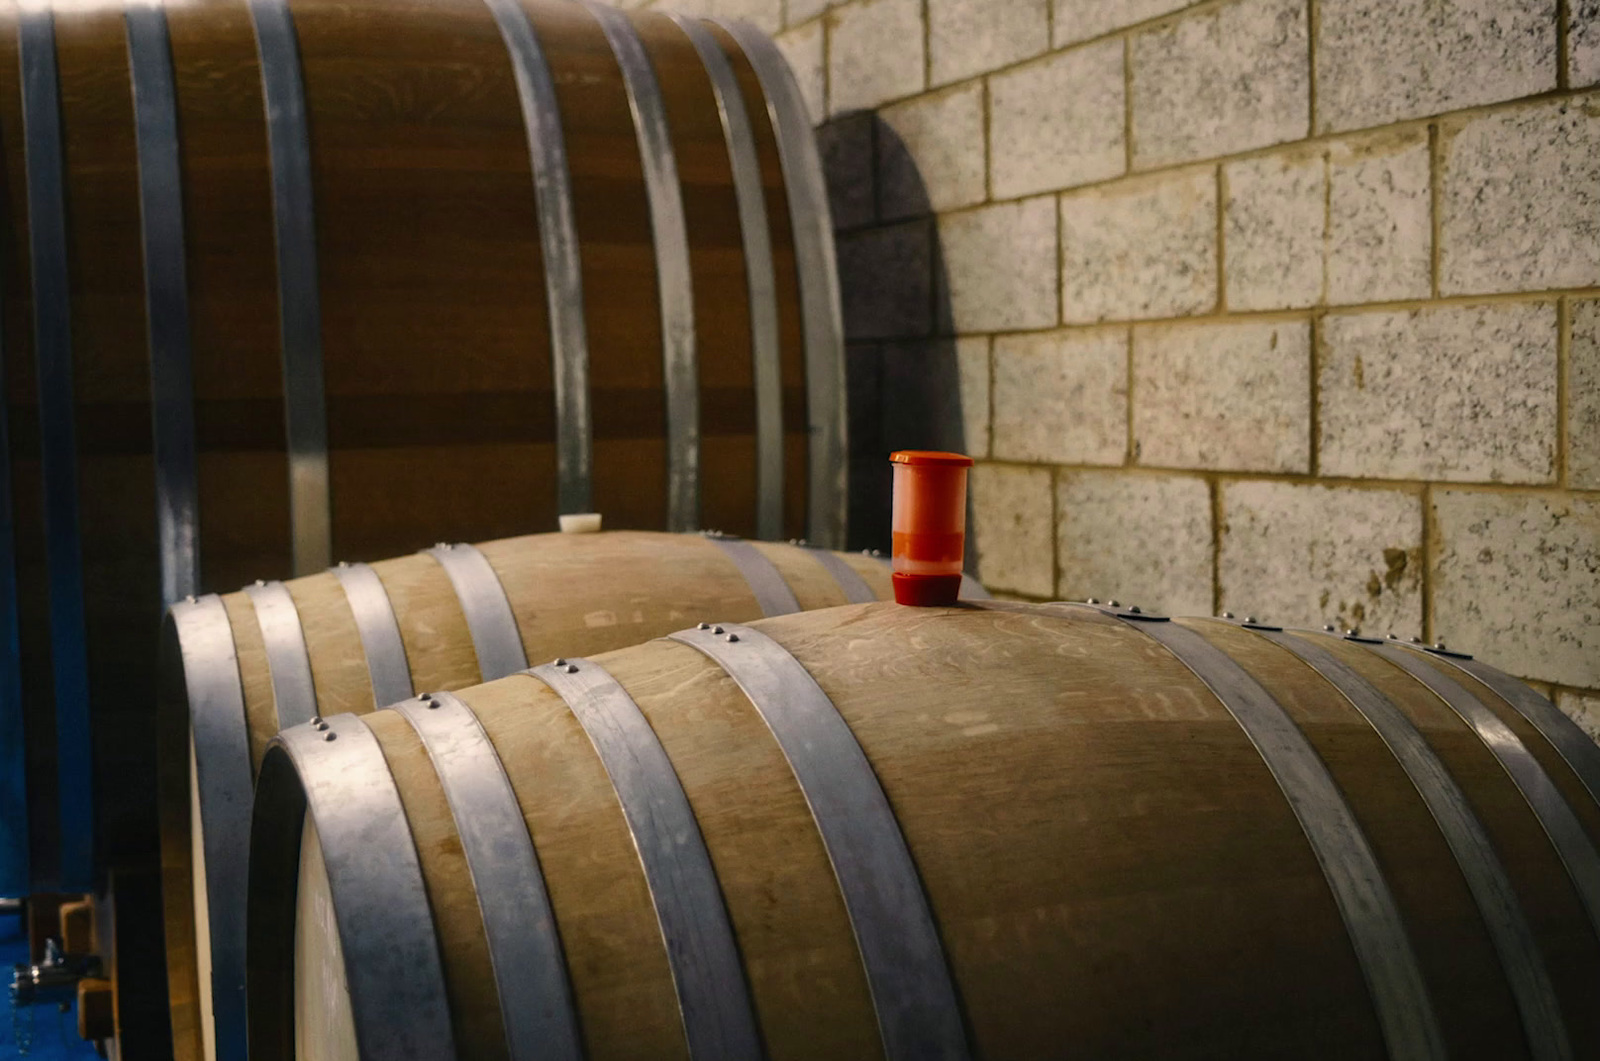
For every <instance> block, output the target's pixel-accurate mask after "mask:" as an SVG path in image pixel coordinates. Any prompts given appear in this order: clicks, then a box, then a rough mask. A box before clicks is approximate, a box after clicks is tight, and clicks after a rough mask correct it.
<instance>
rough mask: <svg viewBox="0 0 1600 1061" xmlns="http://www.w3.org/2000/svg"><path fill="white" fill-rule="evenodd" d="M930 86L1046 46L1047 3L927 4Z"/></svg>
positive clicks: (957, 0)
mask: <svg viewBox="0 0 1600 1061" xmlns="http://www.w3.org/2000/svg"><path fill="white" fill-rule="evenodd" d="M927 3H928V57H929V66H930V68H931V74H932V83H933V84H935V85H948V84H950V83H951V82H954V81H960V80H962V79H963V78H968V77H973V76H976V75H978V74H986V73H988V72H989V71H991V70H998V69H1000V68H1001V67H1002V66H1010V65H1011V64H1012V63H1016V62H1021V61H1022V60H1023V59H1026V58H1028V57H1029V56H1033V55H1038V54H1040V53H1042V52H1043V51H1045V50H1046V49H1047V48H1049V47H1050V11H1049V4H1050V0H1005V2H1004V3H998V4H997V3H993V2H991V0H927Z"/></svg>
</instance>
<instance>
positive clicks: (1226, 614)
mask: <svg viewBox="0 0 1600 1061" xmlns="http://www.w3.org/2000/svg"><path fill="white" fill-rule="evenodd" d="M1222 617H1223V618H1224V619H1232V618H1233V613H1232V612H1223V613H1222Z"/></svg>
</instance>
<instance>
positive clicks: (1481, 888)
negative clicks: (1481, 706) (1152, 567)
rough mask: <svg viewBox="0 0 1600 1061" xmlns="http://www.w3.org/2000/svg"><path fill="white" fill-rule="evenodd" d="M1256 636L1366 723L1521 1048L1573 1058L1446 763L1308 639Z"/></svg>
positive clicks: (1535, 948)
mask: <svg viewBox="0 0 1600 1061" xmlns="http://www.w3.org/2000/svg"><path fill="white" fill-rule="evenodd" d="M1256 632H1257V633H1258V634H1260V636H1262V637H1265V638H1266V639H1267V640H1269V641H1271V642H1273V643H1274V644H1277V645H1280V646H1281V647H1283V648H1285V649H1287V650H1288V651H1290V652H1292V653H1294V654H1295V655H1296V656H1298V657H1299V658H1300V659H1301V660H1302V661H1303V662H1304V663H1305V664H1306V665H1307V666H1309V667H1311V669H1312V670H1314V671H1316V672H1317V673H1318V674H1319V675H1321V676H1322V678H1323V680H1325V681H1326V682H1328V684H1330V685H1332V686H1333V687H1334V688H1335V689H1337V690H1338V691H1339V692H1340V693H1341V694H1342V695H1343V696H1344V698H1345V699H1346V700H1348V701H1349V702H1350V704H1351V706H1353V707H1354V708H1355V709H1356V710H1357V711H1359V712H1361V715H1362V716H1363V717H1364V718H1365V719H1366V720H1367V721H1368V722H1369V723H1370V724H1371V725H1372V728H1373V729H1374V730H1376V731H1377V733H1378V736H1379V737H1380V738H1382V740H1383V742H1384V744H1385V745H1387V746H1388V748H1389V750H1390V751H1391V752H1392V753H1394V757H1395V759H1396V760H1397V761H1398V762H1399V763H1400V767H1401V769H1403V770H1404V771H1405V772H1406V776H1407V777H1408V778H1410V779H1411V783H1412V784H1413V785H1414V786H1415V787H1416V789H1417V792H1418V794H1419V795H1421V796H1422V800H1423V802H1424V803H1426V804H1427V807H1428V811H1429V813H1431V814H1432V815H1433V820H1434V821H1435V822H1436V823H1437V824H1438V826H1439V831H1440V832H1441V833H1442V834H1443V835H1444V839H1445V843H1446V844H1448V845H1449V847H1450V853H1451V854H1452V855H1454V856H1455V860H1456V864H1457V865H1458V866H1459V867H1460V868H1461V875H1462V877H1464V878H1465V879H1466V882H1467V889H1468V890H1469V891H1470V892H1471V893H1472V898H1473V901H1474V902H1475V903H1476V905H1477V907H1478V912H1479V913H1480V914H1481V915H1482V916H1483V923H1484V927H1485V928H1487V929H1488V931H1489V938H1490V941H1491V942H1492V943H1493V944H1494V948H1495V953H1496V954H1497V955H1498V956H1499V958H1500V965H1501V968H1503V969H1504V970H1505V974H1506V981H1507V983H1508V984H1509V986H1510V988H1511V994H1512V996H1513V998H1514V999H1515V1000H1516V1004H1517V1012H1518V1013H1519V1014H1520V1015H1521V1018H1522V1026H1523V1030H1524V1032H1525V1033H1526V1035H1527V1039H1528V1045H1529V1048H1530V1051H1531V1053H1532V1055H1533V1056H1534V1058H1536V1059H1538V1061H1566V1059H1568V1058H1571V1057H1572V1046H1571V1043H1570V1042H1569V1041H1568V1038H1567V1029H1566V1024H1565V1023H1564V1022H1563V1020H1562V1017H1561V1008H1560V1003H1559V1001H1558V1000H1557V998H1556V994H1555V986H1554V984H1553V983H1552V982H1551V980H1550V973H1549V970H1548V969H1547V968H1546V967H1545V962H1544V956H1543V954H1542V953H1541V952H1540V950H1539V945H1538V943H1537V942H1536V941H1535V939H1534V935H1533V929H1532V927H1531V926H1530V925H1529V924H1528V919H1527V916H1526V915H1525V914H1524V913H1523V910H1522V903H1521V901H1520V900H1519V899H1518V898H1517V893H1516V889H1515V887H1514V886H1513V885H1512V883H1511V878H1510V877H1509V876H1508V875H1507V874H1506V869H1505V866H1504V865H1503V864H1502V863H1501V861H1500V856H1499V854H1498V853H1497V852H1496V851H1495V848H1494V842H1493V841H1492V840H1491V839H1490V838H1489V834H1488V832H1487V831H1486V830H1485V829H1484V827H1483V823H1482V822H1480V821H1479V820H1478V816H1477V814H1476V813H1474V812H1473V810H1472V805H1471V804H1470V803H1469V802H1468V801H1467V795H1466V793H1465V792H1463V791H1462V790H1461V786H1460V785H1458V784H1456V782H1455V779H1454V778H1453V777H1451V776H1450V772H1449V770H1448V768H1446V766H1445V765H1444V763H1443V762H1442V761H1441V760H1440V759H1439V756H1438V755H1437V754H1436V753H1435V752H1434V750H1433V749H1432V747H1430V746H1429V744H1428V742H1427V741H1426V740H1425V739H1424V738H1423V736H1422V734H1421V733H1420V732H1418V731H1417V728H1416V727H1415V726H1413V725H1412V724H1411V721H1410V720H1409V719H1408V718H1406V716H1405V715H1404V714H1403V713H1401V711H1400V710H1399V709H1398V708H1396V707H1395V706H1394V704H1392V703H1390V702H1389V698H1388V697H1386V696H1385V695H1384V694H1383V693H1381V692H1379V691H1378V690H1377V689H1376V688H1375V687H1373V685H1372V683H1370V682H1368V681H1367V680H1366V679H1365V678H1363V677H1362V676H1361V675H1360V674H1358V673H1356V671H1354V670H1353V669H1351V668H1350V667H1349V666H1348V665H1347V664H1346V663H1345V662H1344V661H1343V660H1341V659H1339V658H1338V657H1337V656H1335V655H1334V654H1333V653H1331V652H1329V651H1328V650H1327V649H1325V648H1323V647H1322V646H1321V645H1318V644H1317V643H1316V642H1315V641H1314V640H1312V639H1310V638H1306V637H1301V636H1298V635H1293V634H1286V633H1282V632H1279V631H1272V630H1257V631H1256Z"/></svg>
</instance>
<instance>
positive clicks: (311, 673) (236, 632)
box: [162, 531, 982, 1058]
mask: <svg viewBox="0 0 1600 1061" xmlns="http://www.w3.org/2000/svg"><path fill="white" fill-rule="evenodd" d="M970 592H971V593H973V594H981V593H982V589H981V587H977V586H976V585H975V584H974V585H972V587H971V588H970ZM889 596H891V590H890V580H889V568H888V565H887V564H886V563H885V562H884V561H883V560H882V559H880V558H875V557H873V556H870V555H863V554H845V553H837V552H829V551H826V550H820V549H812V548H808V547H804V546H800V545H797V544H779V543H768V542H760V541H747V540H743V539H737V538H732V537H729V536H725V535H689V534H663V533H653V532H643V531H632V532H630V531H619V532H607V533H600V534H541V535H532V536H529V537H522V538H511V539H506V540H503V541H497V542H488V543H485V544H483V545H480V546H471V545H439V546H435V547H434V548H432V549H430V550H428V551H426V552H423V553H419V554H416V555H413V556H409V557H404V558H400V559H394V560H385V561H380V562H378V563H374V564H371V565H366V564H340V565H339V566H337V567H335V568H334V569H332V570H331V571H329V572H326V573H324V574H320V575H312V576H308V577H305V578H299V579H294V580H291V581H288V582H281V583H279V582H259V583H257V584H255V585H252V586H249V587H247V588H246V589H244V590H243V591H241V592H238V593H231V594H227V595H224V596H220V597H218V596H206V597H201V598H198V599H195V600H193V601H187V602H181V603H179V604H177V605H176V606H174V607H173V609H172V611H171V613H170V616H169V619H168V622H167V624H166V627H165V634H164V637H163V643H162V651H163V672H162V734H163V738H162V739H163V754H162V768H163V777H162V797H163V798H162V807H163V821H162V829H163V836H162V841H163V843H162V847H163V872H164V876H165V887H166V900H165V906H166V914H165V916H166V922H167V974H168V982H169V985H168V986H169V994H170V998H171V1004H172V1014H173V1027H174V1032H175V1035H176V1037H177V1039H178V1040H179V1042H178V1052H179V1054H180V1056H182V1057H185V1058H188V1057H191V1056H199V1054H200V1053H202V1052H203V1054H204V1055H205V1056H206V1057H208V1058H209V1057H217V1056H221V1057H224V1058H235V1057H238V1058H242V1057H243V1047H244V1043H243V1017H244V1009H243V1007H244V995H243V984H244V977H245V968H244V954H243V946H244V909H245V903H244V900H245V895H244V865H245V861H246V857H247V854H248V850H249V848H248V832H249V812H250V798H251V787H252V782H253V780H254V776H255V769H256V767H257V766H258V765H259V763H260V761H261V755H262V753H263V752H264V750H265V748H266V746H267V743H268V741H270V740H271V738H272V737H273V736H274V735H275V734H276V733H277V732H278V731H279V730H280V729H281V728H284V727H286V726H293V725H296V724H300V723H304V722H306V721H308V720H310V719H312V718H314V717H317V716H319V715H333V714H337V713H343V712H352V713H366V712H370V711H373V710H374V709H376V708H379V707H383V706H385V705H388V704H391V703H394V702H397V701H401V700H406V699H409V698H411V697H412V696H413V695H414V693H415V692H417V691H431V690H450V689H459V688H463V687H466V686H470V685H476V684H478V683H480V682H482V681H485V680H488V679H494V678H501V677H505V676H506V675H509V674H513V673H515V672H517V671H520V670H523V669H525V668H527V667H528V666H529V665H530V663H532V664H537V663H542V662H545V661H547V660H549V659H550V658H553V657H554V656H556V655H558V654H570V655H583V654H587V653H593V652H601V651H606V650H609V649H614V648H620V647H623V646H626V645H632V644H636V643H638V642H641V641H645V640H648V639H650V638H652V637H658V636H661V635H664V634H667V633H670V632H672V631H673V630H675V629H678V628H679V627H681V626H682V625H683V624H684V623H685V622H686V621H688V619H689V618H690V617H692V616H695V615H705V614H715V615H726V616H729V617H731V618H734V619H756V618H759V617H761V616H776V615H783V614H787V613H789V612H794V611H798V610H801V609H807V608H827V607H833V606H837V605H843V604H846V603H848V602H860V601H871V600H877V599H880V598H887V597H889ZM213 1014H215V1018H216V1020H215V1025H213V1023H212V1021H211V1017H212V1015H213ZM218 1043H220V1044H221V1047H222V1048H221V1050H220V1052H219V1050H218V1047H217V1044H218Z"/></svg>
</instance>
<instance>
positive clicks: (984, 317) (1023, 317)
mask: <svg viewBox="0 0 1600 1061" xmlns="http://www.w3.org/2000/svg"><path fill="white" fill-rule="evenodd" d="M1055 213H1056V211H1055V200H1054V199H1053V198H1051V197H1049V196H1041V197H1040V198H1037V199H1024V200H1022V201H1020V202H1015V203H1000V204H997V205H995V206H985V207H979V208H977V209H975V210H965V211H962V212H961V213H958V214H947V215H945V216H943V217H941V218H939V239H940V241H941V244H942V248H941V249H942V250H943V253H944V261H945V266H946V270H947V275H948V283H949V297H950V308H951V312H952V315H953V317H954V324H955V330H956V331H958V332H962V333H966V332H987V331H1010V330H1013V329H1021V328H1048V327H1049V326H1050V325H1052V324H1054V323H1055V322H1056V300H1055V293H1056V284H1057V280H1056V273H1057V268H1056V267H1057V261H1056V225H1055Z"/></svg>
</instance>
